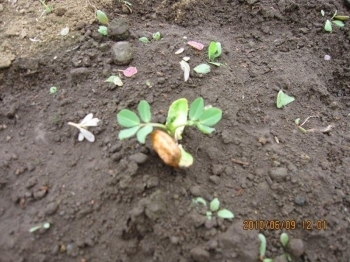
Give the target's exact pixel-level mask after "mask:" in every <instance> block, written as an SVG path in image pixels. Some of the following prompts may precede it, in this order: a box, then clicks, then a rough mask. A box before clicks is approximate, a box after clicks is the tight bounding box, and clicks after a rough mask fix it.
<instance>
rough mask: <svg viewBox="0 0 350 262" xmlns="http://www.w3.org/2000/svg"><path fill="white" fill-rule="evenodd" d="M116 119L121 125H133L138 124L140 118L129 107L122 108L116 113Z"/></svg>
mask: <svg viewBox="0 0 350 262" xmlns="http://www.w3.org/2000/svg"><path fill="white" fill-rule="evenodd" d="M117 120H118V123H119V125H121V126H122V127H134V126H138V125H139V124H140V118H139V117H138V116H137V115H136V114H135V113H134V112H133V111H131V110H129V109H122V110H121V111H120V112H119V113H118V114H117ZM135 133H136V132H135Z"/></svg>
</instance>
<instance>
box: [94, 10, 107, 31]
mask: <svg viewBox="0 0 350 262" xmlns="http://www.w3.org/2000/svg"><path fill="white" fill-rule="evenodd" d="M96 18H97V20H98V21H99V22H100V24H102V25H101V26H99V27H98V30H97V31H98V32H99V33H100V34H101V35H104V36H107V34H108V29H107V26H105V25H108V23H109V20H108V17H107V15H106V14H105V13H104V12H102V11H101V10H97V11H96Z"/></svg>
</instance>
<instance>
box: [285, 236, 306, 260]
mask: <svg viewBox="0 0 350 262" xmlns="http://www.w3.org/2000/svg"><path fill="white" fill-rule="evenodd" d="M286 251H287V252H288V253H289V254H290V255H291V256H294V257H300V256H301V255H302V254H304V252H305V248H304V242H303V240H301V239H299V238H293V239H291V240H290V241H289V242H288V244H287V247H286Z"/></svg>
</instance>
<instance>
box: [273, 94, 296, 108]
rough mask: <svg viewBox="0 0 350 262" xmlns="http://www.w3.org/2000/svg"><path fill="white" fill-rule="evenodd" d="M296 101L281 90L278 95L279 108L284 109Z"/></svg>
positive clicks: (277, 103)
mask: <svg viewBox="0 0 350 262" xmlns="http://www.w3.org/2000/svg"><path fill="white" fill-rule="evenodd" d="M294 100H295V98H294V97H292V96H289V95H287V94H285V93H284V92H283V91H282V90H280V91H279V92H278V94H277V101H276V106H277V108H282V107H284V106H286V105H288V104H289V103H291V102H293V101H294Z"/></svg>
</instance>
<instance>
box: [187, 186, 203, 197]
mask: <svg viewBox="0 0 350 262" xmlns="http://www.w3.org/2000/svg"><path fill="white" fill-rule="evenodd" d="M190 192H191V194H192V195H193V196H195V197H200V196H201V194H202V190H201V187H200V186H199V185H195V186H193V187H191V188H190Z"/></svg>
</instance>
